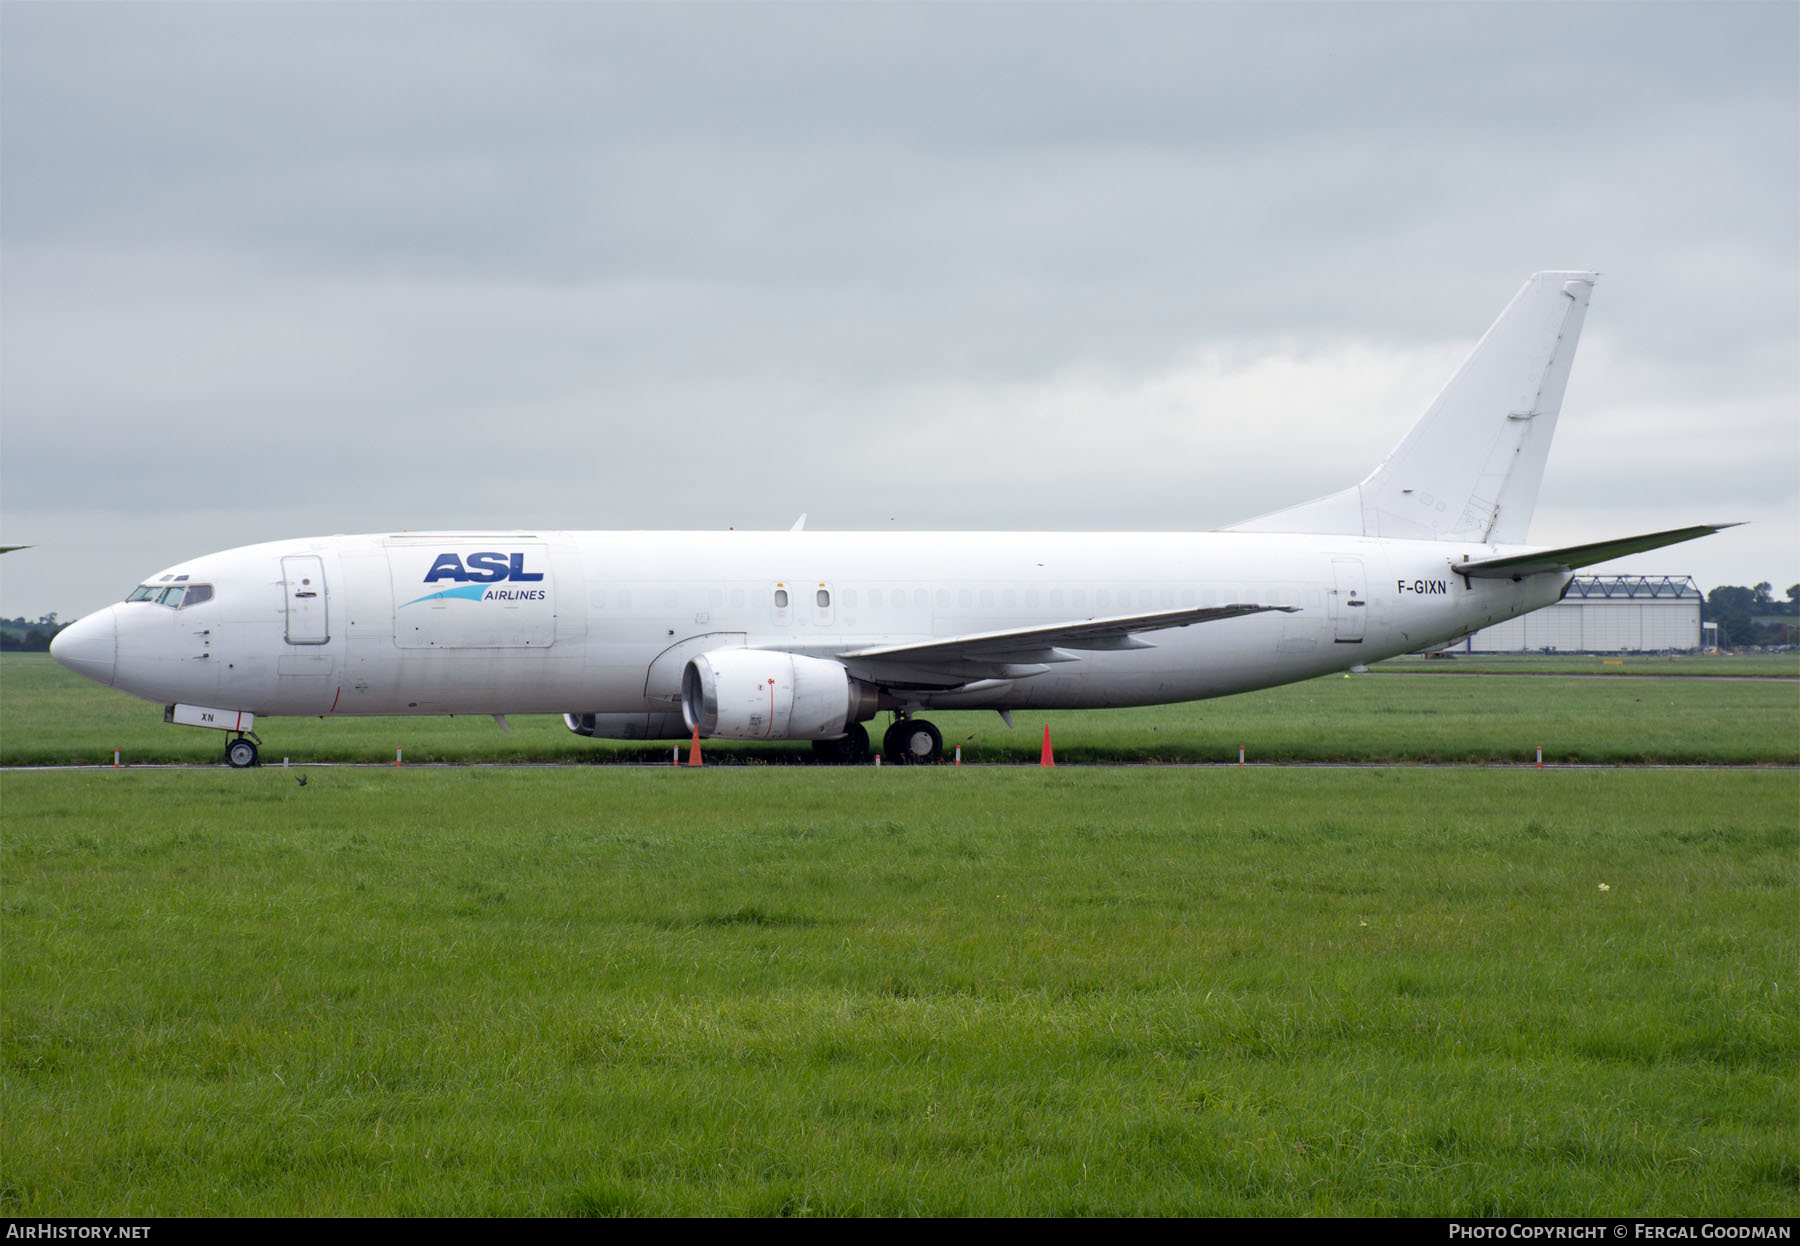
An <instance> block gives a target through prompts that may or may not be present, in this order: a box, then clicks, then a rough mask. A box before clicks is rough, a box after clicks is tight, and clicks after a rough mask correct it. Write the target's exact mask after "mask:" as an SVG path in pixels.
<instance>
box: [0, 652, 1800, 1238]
mask: <svg viewBox="0 0 1800 1246" xmlns="http://www.w3.org/2000/svg"><path fill="white" fill-rule="evenodd" d="M1352 682H1353V683H1354V681H1352ZM308 779H309V782H308V783H307V785H306V786H304V787H302V786H300V785H299V784H298V783H297V782H296V774H295V773H294V772H292V771H282V770H279V769H263V770H258V771H245V772H232V771H226V770H223V769H220V770H204V771H148V770H140V771H131V770H126V771H122V772H118V773H113V772H110V771H84V772H62V773H12V774H8V775H6V776H4V778H3V779H0V782H3V783H4V826H5V834H4V839H3V841H0V906H3V907H0V912H3V914H4V922H3V924H0V937H3V940H4V959H3V961H0V963H3V965H4V1003H3V1034H0V1039H3V1043H0V1051H3V1054H4V1065H3V1075H0V1121H3V1122H4V1125H3V1128H4V1145H3V1146H0V1212H3V1213H4V1214H6V1215H8V1216H13V1217H35V1216H49V1215H119V1216H151V1215H247V1214H259V1215H260V1214H277V1215H331V1214H341V1213H353V1214H374V1215H393V1214H453V1215H454V1214H475V1215H486V1214H533V1215H540V1214H541V1215H563V1214H574V1215H587V1214H610V1213H628V1214H665V1213H683V1212H703V1213H704V1212H718V1213H745V1214H808V1213H813V1214H830V1213H870V1214H897V1213H914V1212H918V1213H935V1214H1007V1213H1024V1214H1039V1213H1095V1214H1111V1213H1153V1214H1189V1213H1192V1214H1248V1215H1287V1214H1311V1213H1331V1214H1364V1213H1386V1214H1401V1215H1414V1214H1417V1215H1451V1214H1454V1215H1461V1216H1472V1215H1504V1216H1515V1215H1523V1214H1534V1213H1535V1214H1563V1215H1605V1216H1625V1215H1690V1216H1699V1215H1712V1216H1717V1215H1734V1214H1735V1215H1793V1214H1795V1213H1796V1211H1800V1137H1797V1130H1796V1120H1800V1090H1797V1086H1796V1080H1795V1078H1794V1070H1795V1068H1796V1067H1797V1063H1800V1062H1797V1057H1800V1008H1797V1006H1796V982H1795V963H1796V922H1795V915H1796V911H1797V905H1796V901H1797V899H1800V896H1797V888H1796V881H1797V880H1796V865H1797V860H1800V858H1797V850H1800V828H1797V825H1796V823H1797V822H1800V776H1797V775H1796V773H1795V772H1793V771H1785V770H1777V771H1769V770H1737V771H1706V772H1692V771H1687V772H1672V771H1641V770H1599V771H1563V772H1541V773H1540V772H1538V771H1535V770H1529V769H1486V770H1423V771H1421V770H1400V769H1371V770H1348V771H1346V770H1316V769H1263V770H1255V769H1252V770H1238V769H1236V768H1217V769H1213V768H1204V769H1171V770H1157V769H1129V770H1120V769H1111V768H1099V769H1088V770H1080V769H1058V770H1056V771H1041V770H1037V769H1034V768H1026V767H1020V768H981V769H966V768H965V769H963V770H954V769H950V768H932V769H899V768H883V769H881V770H875V769H872V768H869V769H855V770H819V769H800V768H793V769H784V768H764V769H746V768H742V767H737V768H713V769H707V770H702V771H688V770H681V771H676V770H673V769H624V768H587V767H582V768H575V769H567V770H558V771H551V772H546V771H534V770H492V769H470V770H450V771H441V770H431V771H427V770H401V771H396V770H394V769H392V768H388V769H385V770H314V771H312V772H311V773H310V774H309V776H308Z"/></svg>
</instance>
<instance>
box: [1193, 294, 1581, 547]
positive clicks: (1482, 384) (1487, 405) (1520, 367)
mask: <svg viewBox="0 0 1800 1246" xmlns="http://www.w3.org/2000/svg"><path fill="white" fill-rule="evenodd" d="M1597 276H1598V274H1596V273H1588V272H1556V273H1537V274H1535V275H1534V276H1533V277H1532V278H1531V279H1530V280H1529V281H1527V282H1526V283H1525V286H1524V288H1523V289H1522V290H1520V291H1519V293H1518V295H1517V296H1516V297H1514V299H1513V301H1512V302H1511V303H1510V304H1508V305H1507V308H1506V310H1505V311H1503V312H1501V313H1500V318H1499V319H1498V320H1496V321H1495V322H1494V324H1493V327H1492V328H1490V329H1489V330H1488V331H1487V333H1486V334H1485V335H1484V336H1483V337H1482V339H1481V341H1480V342H1479V343H1477V344H1476V346H1475V349H1474V351H1473V352H1472V353H1471V354H1470V355H1469V357H1468V359H1466V360H1465V361H1464V362H1463V365H1462V367H1460V368H1458V369H1457V371H1456V375H1455V376H1453V377H1451V378H1450V382H1449V384H1447V385H1445V386H1444V388H1443V390H1442V391H1441V392H1440V393H1439V394H1438V396H1437V398H1436V400H1435V401H1433V402H1432V404H1431V406H1430V407H1428V408H1427V409H1426V411H1425V414H1424V415H1423V416H1422V417H1421V418H1420V420H1419V422H1418V423H1417V424H1415V425H1414V426H1413V429H1412V431H1411V432H1409V433H1408V434H1407V435H1406V437H1405V438H1404V439H1403V440H1402V441H1401V442H1400V444H1399V445H1398V446H1396V447H1395V448H1394V452H1393V453H1392V454H1390V455H1388V457H1387V458H1386V459H1385V460H1384V461H1383V462H1382V464H1381V466H1379V467H1377V468H1376V469H1375V470H1374V471H1373V472H1371V473H1370V474H1369V476H1368V478H1367V479H1365V480H1364V481H1363V482H1362V483H1361V484H1358V485H1353V486H1351V487H1350V488H1348V489H1345V490H1342V491H1341V492H1338V493H1334V494H1331V495H1329V496H1327V497H1323V498H1318V499H1315V500H1314V501H1311V502H1306V503H1303V504H1302V505H1300V506H1294V507H1290V508H1288V509H1287V510H1281V511H1276V512H1274V513H1273V514H1269V515H1263V516H1261V517H1259V518H1256V519H1251V520H1247V521H1245V522H1244V523H1240V524H1233V525H1232V526H1231V527H1230V528H1229V529H1227V531H1232V532H1324V533H1341V534H1345V535H1363V536H1380V537H1402V538H1408V539H1413V540H1434V539H1435V540H1459V541H1479V542H1482V543H1484V544H1485V543H1502V544H1518V543H1522V542H1524V540H1525V537H1526V530H1527V529H1528V528H1529V527H1530V524H1531V511H1532V507H1533V506H1534V505H1535V504H1536V503H1537V492H1538V485H1539V483H1540V482H1541V481H1542V480H1543V478H1544V462H1545V459H1546V458H1547V457H1548V456H1549V453H1550V439H1551V438H1552V437H1553V436H1554V435H1555V433H1556V417H1557V415H1558V414H1559V413H1560V412H1561V410H1562V399H1563V390H1564V388H1565V387H1566V386H1567V385H1568V382H1569V368H1570V365H1571V364H1572V363H1573V361H1574V357H1575V344H1576V342H1577V340H1578V339H1579V338H1580V336H1581V323H1582V318H1583V317H1584V316H1585V315H1586V313H1587V305H1588V297H1589V295H1590V294H1592V293H1593V288H1594V281H1595V279H1596V278H1597Z"/></svg>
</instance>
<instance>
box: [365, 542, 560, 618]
mask: <svg viewBox="0 0 1800 1246" xmlns="http://www.w3.org/2000/svg"><path fill="white" fill-rule="evenodd" d="M543 578H544V573H543V572H542V571H527V570H525V555H524V554H523V553H512V554H501V553H497V552H495V551H492V550H485V551H483V552H481V553H479V554H470V555H469V556H468V558H467V559H463V558H460V557H458V556H457V555H455V554H439V555H438V556H437V557H436V558H435V559H433V560H432V563H431V570H429V571H427V572H426V573H425V580H424V583H426V584H436V583H437V582H438V581H440V580H453V581H455V582H456V587H455V588H440V589H439V590H438V591H437V592H435V593H427V594H425V595H424V596H423V597H415V598H413V599H412V600H411V601H403V602H401V603H400V608H401V609H405V608H406V607H407V606H416V605H418V604H419V603H420V602H422V601H441V602H448V601H450V600H460V601H500V602H508V603H512V604H517V603H519V602H526V601H546V600H548V596H547V593H546V590H545V589H542V588H498V587H489V586H490V585H498V584H500V583H501V582H502V581H505V580H512V581H515V582H517V583H520V584H531V583H535V582H538V581H541V580H542V579H543Z"/></svg>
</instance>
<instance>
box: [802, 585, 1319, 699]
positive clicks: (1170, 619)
mask: <svg viewBox="0 0 1800 1246" xmlns="http://www.w3.org/2000/svg"><path fill="white" fill-rule="evenodd" d="M1298 610H1299V607H1298V606H1265V605H1255V604H1251V603H1247V602H1240V603H1237V604H1234V605H1229V606H1203V607H1199V608H1193V609H1181V610H1158V611H1154V612H1152V613H1149V614H1121V615H1113V616H1110V617H1107V618H1101V619H1077V620H1072V621H1070V622H1066V623H1048V624H1044V625H1042V626H1038V627H1016V628H1009V629H1007V630H1005V631H998V632H971V633H968V634H966V635H963V636H949V637H945V638H942V639H935V640H924V641H917V642H913V643H908V644H902V645H878V646H876V647H874V648H869V649H856V650H852V651H850V652H848V653H839V654H837V655H835V656H836V657H837V659H838V660H839V661H841V662H843V663H844V665H845V666H846V667H848V668H849V669H850V671H851V673H852V674H856V675H860V676H863V677H865V678H869V679H872V680H876V681H878V682H881V683H889V684H893V683H901V684H916V685H919V686H934V687H955V686H957V685H960V684H965V683H970V682H973V681H975V680H979V679H1024V678H1026V677H1028V676H1031V675H1038V674H1042V673H1043V672H1044V671H1045V670H1048V669H1049V666H1050V664H1052V663H1056V662H1077V661H1080V654H1079V652H1071V650H1076V651H1090V652H1091V651H1107V650H1119V649H1152V648H1155V646H1154V645H1153V644H1152V643H1151V642H1150V641H1148V640H1144V639H1141V638H1140V637H1139V636H1138V635H1137V633H1139V632H1155V631H1163V630H1165V629H1167V628H1171V627H1189V626H1192V625H1193V624H1195V623H1212V622H1215V621H1217V620H1219V619H1235V618H1239V617H1241V616H1243V615H1247V614H1263V613H1266V612H1268V611H1280V612H1282V613H1286V614H1292V613H1294V612H1296V611H1298Z"/></svg>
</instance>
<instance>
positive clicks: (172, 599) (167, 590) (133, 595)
mask: <svg viewBox="0 0 1800 1246" xmlns="http://www.w3.org/2000/svg"><path fill="white" fill-rule="evenodd" d="M212 595H213V591H212V585H210V584H170V585H167V586H165V585H163V584H161V583H157V584H140V585H138V586H137V587H136V588H134V589H132V590H131V592H130V593H129V594H127V596H126V598H125V600H126V601H154V602H155V603H156V604H157V605H159V606H169V607H171V608H173V609H176V610H179V609H181V608H182V607H184V606H197V605H199V604H200V603H201V602H203V601H211V600H212Z"/></svg>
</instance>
